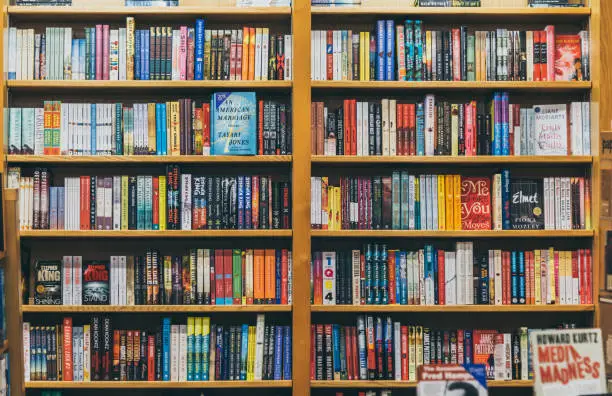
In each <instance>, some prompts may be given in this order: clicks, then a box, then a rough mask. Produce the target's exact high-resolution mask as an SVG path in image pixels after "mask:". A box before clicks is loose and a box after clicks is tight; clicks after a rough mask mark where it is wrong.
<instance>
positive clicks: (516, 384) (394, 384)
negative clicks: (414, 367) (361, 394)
mask: <svg viewBox="0 0 612 396" xmlns="http://www.w3.org/2000/svg"><path fill="white" fill-rule="evenodd" d="M416 385H417V383H416V382H411V381H385V380H374V381H366V380H354V381H313V380H311V381H310V386H311V388H337V389H338V388H364V389H367V388H415V387H416ZM487 386H488V387H491V388H526V387H531V386H533V381H522V380H514V381H492V380H491V381H487Z"/></svg>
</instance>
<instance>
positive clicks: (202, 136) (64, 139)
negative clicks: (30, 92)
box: [8, 93, 292, 155]
mask: <svg viewBox="0 0 612 396" xmlns="http://www.w3.org/2000/svg"><path fill="white" fill-rule="evenodd" d="M235 94H236V93H233V94H232V96H234V97H237V95H235ZM245 94H247V96H240V97H241V98H242V99H244V100H242V102H243V103H244V105H245V106H244V107H242V108H241V111H240V112H238V113H235V114H236V117H244V118H243V120H247V121H248V127H247V128H245V129H244V130H241V131H240V133H239V135H238V139H236V140H235V141H234V139H227V137H228V136H229V134H230V132H229V130H228V128H229V127H231V124H228V122H226V120H224V117H225V116H221V114H220V113H222V112H224V110H226V109H225V102H221V103H219V102H217V101H216V99H217V95H216V94H214V95H213V100H212V102H209V103H200V102H199V101H196V100H193V99H179V100H177V101H171V102H162V103H133V104H126V103H62V102H60V101H44V102H43V107H37V108H32V107H29V108H17V107H13V108H11V109H10V111H9V117H8V118H9V128H8V133H9V154H26V155H27V154H35V155H228V154H230V155H251V154H259V155H275V154H278V155H287V154H291V145H292V144H291V143H292V141H291V140H292V127H291V107H290V105H288V104H285V103H280V102H277V101H273V100H259V101H257V100H254V101H251V99H254V98H255V94H254V93H245ZM211 104H212V105H213V106H217V109H216V111H214V110H213V117H212V118H211ZM220 109H221V112H220V111H219V110H220ZM215 113H216V114H217V117H214V115H215ZM231 133H232V134H235V133H236V132H235V131H233V130H232V131H231ZM211 143H212V144H211Z"/></svg>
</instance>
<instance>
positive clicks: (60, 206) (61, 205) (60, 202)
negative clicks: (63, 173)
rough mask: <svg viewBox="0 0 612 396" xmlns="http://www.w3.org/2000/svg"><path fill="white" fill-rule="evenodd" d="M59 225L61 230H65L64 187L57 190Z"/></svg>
mask: <svg viewBox="0 0 612 396" xmlns="http://www.w3.org/2000/svg"><path fill="white" fill-rule="evenodd" d="M57 223H58V226H60V227H58V228H59V229H60V230H63V229H64V187H60V188H59V190H57Z"/></svg>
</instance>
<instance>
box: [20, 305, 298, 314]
mask: <svg viewBox="0 0 612 396" xmlns="http://www.w3.org/2000/svg"><path fill="white" fill-rule="evenodd" d="M21 312H23V313H49V312H52V313H78V312H110V313H132V312H133V313H174V312H182V313H190V312H194V313H206V312H211V313H212V312H291V305H272V304H269V305H266V304H261V305H134V306H117V305H66V306H64V305H22V306H21Z"/></svg>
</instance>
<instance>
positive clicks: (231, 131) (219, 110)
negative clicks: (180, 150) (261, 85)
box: [210, 92, 269, 155]
mask: <svg viewBox="0 0 612 396" xmlns="http://www.w3.org/2000/svg"><path fill="white" fill-rule="evenodd" d="M210 107H211V126H212V131H211V132H212V134H211V139H212V144H211V152H212V153H211V154H212V155H255V154H256V152H257V144H256V139H257V111H256V109H257V100H256V97H255V92H217V93H215V94H213V96H212V103H211V106H210ZM268 133H269V131H267V130H266V127H265V126H264V131H263V134H264V139H265V138H266V137H267V136H266V135H267V134H268Z"/></svg>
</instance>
